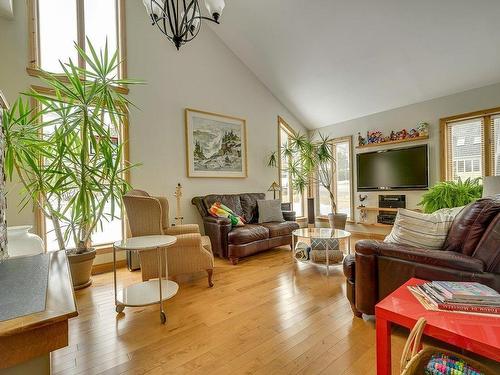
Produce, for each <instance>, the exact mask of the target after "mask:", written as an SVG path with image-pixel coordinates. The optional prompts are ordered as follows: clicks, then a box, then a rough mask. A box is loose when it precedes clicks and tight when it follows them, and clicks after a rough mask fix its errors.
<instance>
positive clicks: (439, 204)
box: [419, 178, 483, 213]
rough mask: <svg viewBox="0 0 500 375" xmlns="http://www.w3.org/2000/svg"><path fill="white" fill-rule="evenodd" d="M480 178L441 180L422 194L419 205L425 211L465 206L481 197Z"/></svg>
mask: <svg viewBox="0 0 500 375" xmlns="http://www.w3.org/2000/svg"><path fill="white" fill-rule="evenodd" d="M480 181H481V178H475V179H470V178H468V179H467V180H465V181H462V180H461V179H460V178H459V179H458V181H443V182H439V183H437V184H436V185H434V186H433V187H432V188H430V189H429V191H428V192H427V193H425V194H424V195H423V196H422V201H421V202H420V203H419V206H422V207H423V211H424V212H425V213H432V212H434V211H437V210H440V209H441V208H453V207H460V206H465V205H467V204H469V203H471V202H474V201H475V200H477V199H479V198H481V195H482V192H483V186H482V185H481V183H480Z"/></svg>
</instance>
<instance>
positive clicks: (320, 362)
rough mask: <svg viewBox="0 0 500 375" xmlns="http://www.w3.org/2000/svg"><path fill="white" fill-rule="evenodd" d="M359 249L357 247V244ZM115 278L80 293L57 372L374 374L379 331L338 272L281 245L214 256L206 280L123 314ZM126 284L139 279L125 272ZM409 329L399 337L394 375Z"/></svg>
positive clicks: (100, 279)
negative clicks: (295, 258)
mask: <svg viewBox="0 0 500 375" xmlns="http://www.w3.org/2000/svg"><path fill="white" fill-rule="evenodd" d="M353 242H354V241H353ZM112 280H113V277H112V273H106V274H102V275H98V276H95V277H94V284H93V286H92V287H90V288H87V289H84V290H81V291H78V292H76V296H77V302H78V310H79V313H80V315H79V316H78V317H77V318H74V319H72V320H71V321H70V345H69V346H68V347H66V348H63V349H61V350H58V351H56V352H54V353H53V356H52V360H53V361H52V362H53V373H54V374H97V373H104V374H122V373H123V374H145V373H147V374H184V373H189V374H215V373H216V374H250V373H252V374H352V375H353V374H360V375H367V374H375V346H374V344H375V329H374V323H373V321H370V320H368V321H367V320H363V319H358V318H355V317H353V315H352V313H351V310H350V308H349V303H348V301H347V299H346V298H345V292H344V289H345V286H344V282H345V279H344V276H343V273H342V267H341V266H335V267H333V268H331V269H330V277H329V278H326V275H325V271H324V269H323V268H322V267H315V266H312V265H307V264H298V265H297V266H293V265H292V261H291V257H290V251H289V250H287V248H278V249H274V250H271V251H268V252H264V253H261V254H259V255H256V256H253V257H249V258H246V259H242V260H241V262H240V264H238V265H237V266H233V265H230V264H229V263H228V262H226V261H224V260H220V259H216V269H215V272H214V282H215V286H214V287H213V288H211V289H209V288H208V287H207V280H206V277H203V276H201V275H200V277H199V278H196V279H195V280H187V281H185V282H182V283H181V284H180V289H179V293H178V294H177V296H175V297H174V298H173V299H171V300H169V301H167V302H166V303H165V307H166V310H167V314H168V322H167V324H166V325H164V326H162V325H161V324H160V322H159V312H158V306H157V305H156V306H149V307H139V308H126V309H125V312H124V313H122V314H119V315H117V314H116V312H115V309H114V302H113V284H112V282H113V281H112ZM118 280H119V283H120V284H121V285H127V284H130V283H133V282H137V281H140V273H139V272H129V271H128V270H126V269H121V270H120V271H119V272H118ZM406 334H407V333H406V332H396V335H393V366H394V373H397V365H398V363H399V356H400V353H401V350H402V346H403V344H404V340H405V338H406Z"/></svg>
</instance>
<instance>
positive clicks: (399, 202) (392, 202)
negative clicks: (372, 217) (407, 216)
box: [377, 195, 406, 225]
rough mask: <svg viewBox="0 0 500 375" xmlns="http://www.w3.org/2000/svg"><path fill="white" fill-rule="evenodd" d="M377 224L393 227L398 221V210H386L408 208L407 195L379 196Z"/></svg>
mask: <svg viewBox="0 0 500 375" xmlns="http://www.w3.org/2000/svg"><path fill="white" fill-rule="evenodd" d="M378 207H379V209H380V211H379V214H378V215H377V223H380V224H388V225H393V224H394V221H395V220H396V215H397V210H396V211H394V210H391V211H386V210H384V209H386V208H396V209H397V208H406V195H379V196H378Z"/></svg>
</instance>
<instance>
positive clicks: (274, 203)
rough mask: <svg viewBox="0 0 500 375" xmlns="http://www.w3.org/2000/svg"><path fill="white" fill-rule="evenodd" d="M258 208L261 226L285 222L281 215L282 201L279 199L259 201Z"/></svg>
mask: <svg viewBox="0 0 500 375" xmlns="http://www.w3.org/2000/svg"><path fill="white" fill-rule="evenodd" d="M257 207H258V210H259V224H262V223H271V222H273V221H280V222H281V221H285V219H283V214H282V213H281V201H280V200H279V199H269V200H267V199H259V200H258V201H257Z"/></svg>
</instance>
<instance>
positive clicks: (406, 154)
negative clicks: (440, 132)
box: [356, 145, 429, 191]
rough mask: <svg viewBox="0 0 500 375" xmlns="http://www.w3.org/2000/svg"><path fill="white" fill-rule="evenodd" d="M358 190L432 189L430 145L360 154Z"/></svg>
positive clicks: (358, 159)
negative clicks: (429, 187)
mask: <svg viewBox="0 0 500 375" xmlns="http://www.w3.org/2000/svg"><path fill="white" fill-rule="evenodd" d="M356 161H357V177H358V190H359V191H369V190H413V189H426V188H428V186H429V181H428V180H429V169H428V153H427V145H422V146H414V147H408V148H398V149H393V150H382V151H376V152H367V153H362V154H357V156H356Z"/></svg>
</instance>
